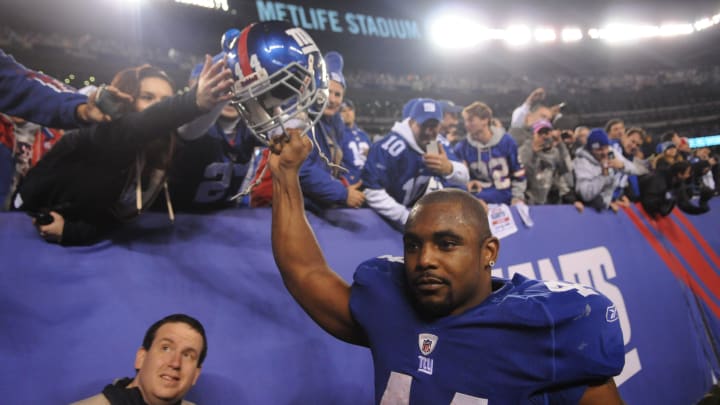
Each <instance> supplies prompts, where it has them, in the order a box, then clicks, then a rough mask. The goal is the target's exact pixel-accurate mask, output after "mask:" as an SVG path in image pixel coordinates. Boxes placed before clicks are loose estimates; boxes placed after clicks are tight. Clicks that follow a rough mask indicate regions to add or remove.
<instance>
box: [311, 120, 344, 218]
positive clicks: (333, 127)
mask: <svg viewBox="0 0 720 405" xmlns="http://www.w3.org/2000/svg"><path fill="white" fill-rule="evenodd" d="M344 128H345V124H343V122H342V119H341V118H340V114H339V113H338V114H335V115H332V116H329V117H327V116H323V117H322V118H321V119H320V120H319V121H318V122H317V123H316V124H315V129H314V133H313V134H310V136H311V138H312V139H313V142H314V143H316V145H314V146H313V148H312V150H311V151H310V154H309V155H308V157H307V159H305V162H303V164H302V166H301V167H300V186H301V187H302V191H303V195H304V196H305V201H306V203H309V204H313V205H317V206H319V207H321V208H325V207H330V206H333V205H337V204H345V200H346V199H347V196H348V191H347V188H346V187H345V185H344V184H343V183H342V182H341V181H340V180H339V178H338V177H337V176H338V173H337V172H338V170H337V169H334V168H333V167H331V166H330V165H328V163H327V162H326V161H325V159H323V158H322V157H321V156H320V153H318V150H319V151H322V154H323V155H324V156H325V158H326V159H328V160H329V161H330V162H333V163H335V164H338V163H341V159H340V157H339V153H341V151H342V148H341V145H342V141H343V131H344Z"/></svg>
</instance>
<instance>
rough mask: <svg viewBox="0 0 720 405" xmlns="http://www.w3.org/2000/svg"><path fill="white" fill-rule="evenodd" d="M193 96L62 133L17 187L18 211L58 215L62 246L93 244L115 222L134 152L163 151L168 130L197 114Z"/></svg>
mask: <svg viewBox="0 0 720 405" xmlns="http://www.w3.org/2000/svg"><path fill="white" fill-rule="evenodd" d="M195 98H196V89H195V88H193V89H192V90H191V91H189V92H186V93H184V94H182V95H178V96H174V97H171V98H169V99H166V100H164V101H161V102H159V103H157V104H155V105H153V106H151V107H150V108H148V109H146V110H144V111H142V112H139V113H128V114H126V115H124V116H123V117H121V118H119V119H117V120H114V121H111V122H108V123H103V124H99V125H95V126H92V127H88V128H82V129H79V130H78V131H77V132H73V133H68V134H66V135H65V136H64V137H63V138H61V139H60V141H58V143H57V144H56V145H55V146H54V147H53V148H52V150H50V152H49V153H48V154H47V155H46V156H45V157H43V159H42V160H40V161H39V162H38V164H37V166H35V167H34V168H32V169H31V170H30V171H29V172H28V174H27V176H26V177H25V179H24V181H23V183H22V184H21V185H20V187H19V195H20V198H21V199H22V206H21V207H20V209H22V210H24V211H30V212H43V211H45V212H47V211H51V210H52V211H57V212H58V213H59V214H61V215H62V216H63V218H64V219H65V227H64V229H63V237H62V241H61V243H62V244H63V245H78V244H87V243H90V242H93V241H95V240H96V239H97V237H98V236H100V234H101V233H102V232H103V231H106V230H107V229H108V228H109V227H112V226H113V225H115V224H117V223H118V220H117V218H116V215H114V214H113V210H112V209H113V206H114V205H116V204H117V203H118V200H119V199H120V197H121V194H122V193H123V190H124V189H126V188H127V186H128V184H130V183H131V181H132V180H133V177H134V175H135V170H134V169H135V164H136V158H137V156H138V153H139V152H143V151H148V150H149V149H157V148H159V149H162V148H165V149H166V150H167V147H168V146H169V145H170V142H169V139H170V138H171V136H172V134H173V132H174V131H175V130H176V129H177V128H178V127H179V126H181V125H183V124H185V123H187V122H189V121H191V120H193V119H194V118H196V117H198V116H200V115H201V114H202V113H203V112H202V111H201V110H200V109H199V108H198V107H197V104H196V102H195ZM158 144H159V145H160V146H159V147H156V145H158ZM166 163H167V164H169V161H168V162H166ZM133 202H134V200H133Z"/></svg>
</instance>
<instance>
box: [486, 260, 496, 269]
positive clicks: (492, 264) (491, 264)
mask: <svg viewBox="0 0 720 405" xmlns="http://www.w3.org/2000/svg"><path fill="white" fill-rule="evenodd" d="M488 266H490V267H491V268H492V267H495V260H490V261H489V262H488Z"/></svg>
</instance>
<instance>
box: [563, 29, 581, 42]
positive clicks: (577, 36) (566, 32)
mask: <svg viewBox="0 0 720 405" xmlns="http://www.w3.org/2000/svg"><path fill="white" fill-rule="evenodd" d="M560 37H561V38H562V40H563V42H575V41H579V40H581V39H583V33H582V30H581V29H580V28H576V27H567V28H563V30H562V32H561V34H560Z"/></svg>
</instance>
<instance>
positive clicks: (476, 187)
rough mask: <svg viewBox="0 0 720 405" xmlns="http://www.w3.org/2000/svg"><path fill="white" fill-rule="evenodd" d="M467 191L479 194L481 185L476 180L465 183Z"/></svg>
mask: <svg viewBox="0 0 720 405" xmlns="http://www.w3.org/2000/svg"><path fill="white" fill-rule="evenodd" d="M467 189H468V191H469V192H471V193H479V192H481V191H482V189H483V188H482V183H480V182H479V181H478V180H470V181H468V183H467Z"/></svg>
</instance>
